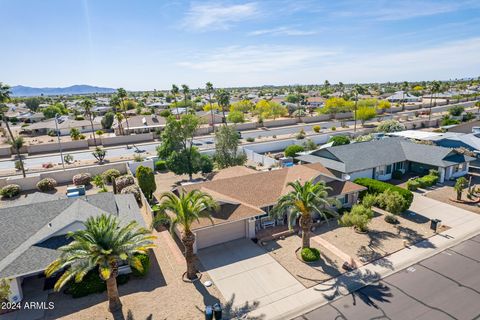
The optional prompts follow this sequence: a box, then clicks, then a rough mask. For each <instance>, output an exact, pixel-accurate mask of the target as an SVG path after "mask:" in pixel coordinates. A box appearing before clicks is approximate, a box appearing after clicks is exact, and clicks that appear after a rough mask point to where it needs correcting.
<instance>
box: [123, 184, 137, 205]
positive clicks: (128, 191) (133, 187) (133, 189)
mask: <svg viewBox="0 0 480 320" xmlns="http://www.w3.org/2000/svg"><path fill="white" fill-rule="evenodd" d="M120 193H121V194H133V196H134V197H135V200H137V202H138V203H140V202H142V196H141V195H140V188H139V187H138V186H137V185H136V184H132V185H129V186H127V187H125V188H123V189H122V191H121V192H120Z"/></svg>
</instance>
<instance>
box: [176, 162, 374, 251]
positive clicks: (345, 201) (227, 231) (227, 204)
mask: <svg viewBox="0 0 480 320" xmlns="http://www.w3.org/2000/svg"><path fill="white" fill-rule="evenodd" d="M310 179H314V180H315V181H319V180H323V181H325V182H326V183H327V185H328V186H329V187H330V188H331V191H330V192H329V196H330V197H331V198H336V199H338V200H339V201H340V203H342V205H344V206H347V207H348V206H351V205H352V204H354V203H356V201H357V198H358V193H359V192H360V191H362V190H365V187H363V186H360V185H357V184H355V183H353V182H350V181H342V180H340V179H338V178H336V177H335V176H334V175H333V174H332V173H331V172H330V171H329V170H328V169H326V168H325V167H324V166H323V165H321V164H319V163H315V164H307V165H298V166H293V167H289V168H282V169H277V170H271V171H262V172H259V171H254V170H250V171H249V170H245V169H243V170H242V169H240V167H232V168H228V169H225V170H222V171H221V172H220V173H219V174H218V175H217V176H215V177H214V178H213V179H212V180H211V181H207V182H202V183H196V184H190V185H186V186H182V187H179V188H181V189H183V190H185V191H186V192H188V191H191V190H194V189H197V190H201V191H203V192H206V193H208V194H209V195H211V196H212V197H213V198H214V199H215V200H216V201H217V202H218V204H219V205H220V209H219V210H218V211H217V212H214V213H213V214H212V218H213V224H212V223H211V222H210V221H209V220H208V219H201V220H200V221H199V222H195V223H194V224H193V225H192V230H193V232H194V233H195V235H196V241H195V246H194V249H195V250H198V249H202V248H205V247H209V246H213V245H215V244H219V243H223V242H227V241H231V240H235V239H239V238H250V239H252V238H255V237H256V233H257V231H259V230H261V229H265V228H269V227H273V226H276V225H284V224H286V223H287V218H286V214H285V216H284V217H282V218H279V219H272V218H271V217H270V216H269V211H270V210H271V209H272V207H273V206H274V205H275V204H276V203H277V200H278V198H279V197H280V196H282V195H284V194H286V193H288V192H289V191H290V190H291V189H290V187H288V186H287V183H288V182H293V181H295V180H300V181H303V182H305V181H307V180H310ZM176 191H178V189H177V190H176ZM176 232H177V234H179V232H180V230H179V229H177V230H176Z"/></svg>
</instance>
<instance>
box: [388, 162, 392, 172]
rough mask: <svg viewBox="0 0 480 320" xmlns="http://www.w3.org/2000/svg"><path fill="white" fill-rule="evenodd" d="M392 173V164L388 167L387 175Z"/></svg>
mask: <svg viewBox="0 0 480 320" xmlns="http://www.w3.org/2000/svg"><path fill="white" fill-rule="evenodd" d="M390 173H392V165H391V164H389V165H388V166H387V174H390Z"/></svg>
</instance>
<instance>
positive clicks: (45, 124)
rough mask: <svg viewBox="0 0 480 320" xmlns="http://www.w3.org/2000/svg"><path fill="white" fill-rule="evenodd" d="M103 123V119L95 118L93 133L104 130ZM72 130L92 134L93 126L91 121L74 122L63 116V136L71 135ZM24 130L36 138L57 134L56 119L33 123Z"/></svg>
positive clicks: (59, 122) (59, 124)
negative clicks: (52, 133) (51, 133)
mask: <svg viewBox="0 0 480 320" xmlns="http://www.w3.org/2000/svg"><path fill="white" fill-rule="evenodd" d="M101 121H102V117H95V119H93V131H97V130H101V129H102V123H101ZM72 128H76V129H78V130H79V131H80V132H81V133H88V132H92V126H91V124H90V121H89V120H74V119H70V118H69V117H68V116H62V117H60V118H59V119H58V131H59V132H60V135H61V136H67V135H70V130H71V129H72ZM23 130H24V131H26V132H28V133H30V134H32V135H35V136H39V135H45V134H48V133H49V132H54V133H55V134H57V125H56V124H55V119H48V120H45V121H40V122H36V123H32V124H31V125H29V126H28V127H24V128H23Z"/></svg>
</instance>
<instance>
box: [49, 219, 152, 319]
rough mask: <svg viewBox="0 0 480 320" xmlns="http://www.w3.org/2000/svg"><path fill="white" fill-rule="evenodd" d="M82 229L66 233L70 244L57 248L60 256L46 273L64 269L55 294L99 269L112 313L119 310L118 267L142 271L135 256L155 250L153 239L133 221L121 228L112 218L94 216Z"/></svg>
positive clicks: (55, 287)
mask: <svg viewBox="0 0 480 320" xmlns="http://www.w3.org/2000/svg"><path fill="white" fill-rule="evenodd" d="M83 224H84V227H85V229H84V230H78V231H75V232H70V233H68V236H67V237H69V238H71V239H73V241H72V242H71V243H70V244H68V245H66V246H63V247H60V248H58V251H59V252H60V256H59V257H58V258H57V259H56V260H55V261H53V262H52V263H51V264H50V265H49V266H48V267H47V269H46V270H45V274H46V276H47V277H51V276H52V275H53V274H55V273H56V272H58V271H61V270H63V269H65V268H66V270H65V271H64V272H63V274H62V275H61V276H60V278H58V280H57V282H56V283H55V286H54V289H55V291H60V289H61V288H62V287H63V286H64V285H65V284H66V283H68V282H69V281H70V280H72V279H74V280H75V282H77V283H78V282H81V281H82V279H83V277H84V276H85V275H86V274H87V273H88V272H89V271H90V270H94V269H98V272H99V275H100V278H101V279H102V280H104V281H106V282H107V296H108V308H109V310H110V311H111V312H115V311H118V310H120V309H121V307H122V303H121V301H120V295H119V294H118V288H117V275H118V267H119V265H120V264H121V263H123V262H126V263H128V264H130V265H131V266H132V267H133V268H135V269H137V270H139V271H143V265H142V262H141V261H140V259H139V258H138V254H148V250H149V249H151V248H153V247H154V244H153V241H152V240H153V239H154V238H155V237H153V236H152V235H151V234H150V232H149V231H148V230H146V229H144V228H138V227H137V222H135V221H132V222H130V223H129V224H127V225H125V226H122V225H120V222H119V220H118V218H117V217H115V216H114V215H108V216H107V215H105V214H102V215H100V216H93V217H90V218H88V219H87V221H86V222H84V223H83Z"/></svg>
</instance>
